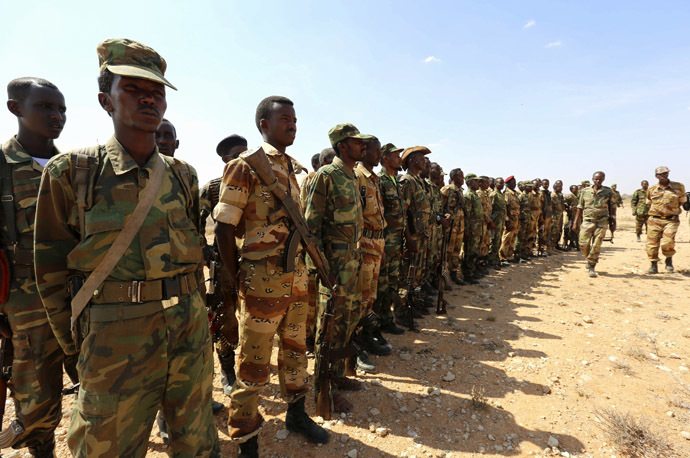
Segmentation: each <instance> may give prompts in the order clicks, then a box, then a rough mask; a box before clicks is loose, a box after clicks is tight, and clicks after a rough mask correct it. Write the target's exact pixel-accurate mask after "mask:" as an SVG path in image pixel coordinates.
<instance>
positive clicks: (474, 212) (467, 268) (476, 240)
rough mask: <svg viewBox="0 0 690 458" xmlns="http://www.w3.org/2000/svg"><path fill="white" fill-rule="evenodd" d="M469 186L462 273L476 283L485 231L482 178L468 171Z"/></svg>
mask: <svg viewBox="0 0 690 458" xmlns="http://www.w3.org/2000/svg"><path fill="white" fill-rule="evenodd" d="M465 180H466V182H467V187H468V188H469V189H468V190H467V192H465V208H466V209H467V212H466V214H465V234H464V237H465V245H464V246H465V254H464V257H463V259H462V274H463V276H464V278H465V281H467V282H469V283H471V284H473V285H476V284H477V283H479V281H478V278H480V277H479V275H478V273H477V262H478V258H479V244H480V242H481V238H482V235H483V231H484V224H485V222H486V221H485V219H484V208H483V207H482V201H481V198H480V197H479V195H477V190H478V189H479V183H480V181H482V180H480V179H479V178H478V177H477V175H475V174H474V173H468V174H467V176H466V177H465Z"/></svg>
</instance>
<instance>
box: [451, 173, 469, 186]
mask: <svg viewBox="0 0 690 458" xmlns="http://www.w3.org/2000/svg"><path fill="white" fill-rule="evenodd" d="M450 179H451V181H452V182H453V184H454V185H455V186H457V187H458V188H461V187H462V185H464V184H465V174H464V173H463V172H462V171H460V172H458V173H456V174H455V175H453V176H452V177H450Z"/></svg>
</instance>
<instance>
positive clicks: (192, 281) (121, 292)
mask: <svg viewBox="0 0 690 458" xmlns="http://www.w3.org/2000/svg"><path fill="white" fill-rule="evenodd" d="M198 288H199V282H198V281H197V279H196V275H195V274H193V273H191V274H182V275H178V276H176V277H173V278H163V279H160V280H151V281H136V280H135V281H105V282H103V284H102V285H101V286H100V287H99V288H98V289H97V290H96V291H94V293H93V298H92V299H91V303H92V304H119V303H127V302H131V303H134V304H141V303H143V302H152V301H162V300H167V299H172V298H173V297H179V296H186V295H187V294H189V293H191V292H192V291H195V290H197V289H198ZM148 305H149V304H144V306H148ZM159 305H160V304H159ZM118 307H119V306H118ZM97 308H100V307H97ZM122 308H126V309H130V308H131V309H136V308H138V307H137V306H131V305H125V306H123V307H122ZM144 308H146V307H144ZM132 313H135V312H132ZM151 313H153V312H151ZM146 315H150V313H146V314H145V315H139V316H146ZM132 318H134V317H132ZM116 319H120V318H116Z"/></svg>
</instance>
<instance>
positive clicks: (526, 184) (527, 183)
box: [522, 180, 534, 188]
mask: <svg viewBox="0 0 690 458" xmlns="http://www.w3.org/2000/svg"><path fill="white" fill-rule="evenodd" d="M522 186H524V187H525V188H533V187H534V181H531V180H527V181H523V182H522Z"/></svg>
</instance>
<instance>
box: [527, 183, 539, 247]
mask: <svg viewBox="0 0 690 458" xmlns="http://www.w3.org/2000/svg"><path fill="white" fill-rule="evenodd" d="M530 197H531V200H530V210H531V213H530V218H531V221H530V228H529V242H528V245H529V252H528V253H527V254H532V252H533V250H534V249H535V248H537V246H536V245H537V241H538V236H539V222H540V221H541V212H542V201H541V196H540V193H539V191H538V190H536V189H535V190H533V191H532V193H531V196H530Z"/></svg>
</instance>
